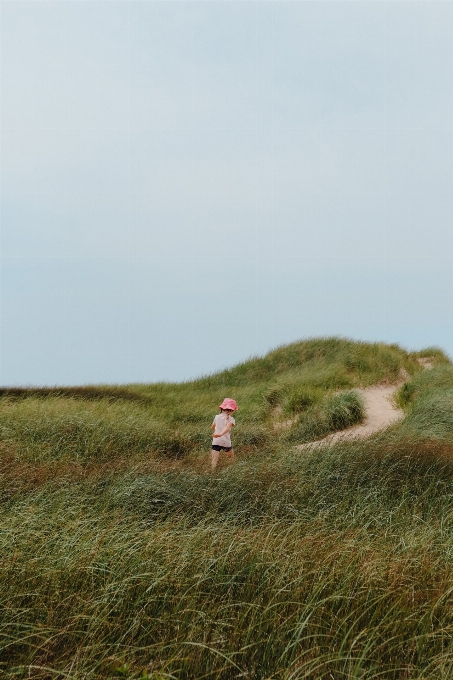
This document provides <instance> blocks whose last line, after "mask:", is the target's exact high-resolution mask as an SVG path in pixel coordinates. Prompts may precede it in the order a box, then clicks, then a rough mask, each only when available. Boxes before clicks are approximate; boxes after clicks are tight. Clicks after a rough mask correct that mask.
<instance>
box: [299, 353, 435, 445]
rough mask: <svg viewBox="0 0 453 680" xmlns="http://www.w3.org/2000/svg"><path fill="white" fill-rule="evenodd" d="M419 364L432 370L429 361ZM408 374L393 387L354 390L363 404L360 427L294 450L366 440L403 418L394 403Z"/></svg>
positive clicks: (351, 428) (423, 360)
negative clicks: (363, 410)
mask: <svg viewBox="0 0 453 680" xmlns="http://www.w3.org/2000/svg"><path fill="white" fill-rule="evenodd" d="M418 361H419V363H420V364H421V365H422V366H423V368H425V369H430V368H432V362H431V360H430V359H425V358H424V359H419V360H418ZM408 377H409V374H407V373H406V372H405V371H404V372H402V374H401V378H400V380H399V381H398V382H397V383H396V384H394V385H371V386H370V387H365V388H364V389H357V390H354V391H355V392H357V393H358V394H360V396H361V397H362V399H363V401H364V403H365V413H366V416H365V420H364V422H363V423H360V425H354V426H353V427H349V428H347V429H346V430H341V431H340V432H333V433H332V434H329V435H327V437H324V438H323V439H318V440H317V441H314V442H307V443H306V444H299V445H298V446H296V449H317V448H321V447H324V446H330V445H331V444H335V443H336V442H339V441H350V440H351V439H366V438H367V437H371V435H373V434H376V433H377V432H380V431H381V430H385V429H386V428H387V427H389V426H390V425H393V423H396V422H398V421H399V420H402V419H403V418H404V411H402V410H401V409H400V408H398V407H397V406H396V404H395V402H394V396H395V393H396V392H397V390H398V389H399V388H400V387H401V385H403V383H404V382H405V381H406V380H407V379H408Z"/></svg>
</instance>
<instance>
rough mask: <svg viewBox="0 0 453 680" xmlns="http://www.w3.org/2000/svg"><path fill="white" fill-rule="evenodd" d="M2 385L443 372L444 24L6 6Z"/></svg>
mask: <svg viewBox="0 0 453 680" xmlns="http://www.w3.org/2000/svg"><path fill="white" fill-rule="evenodd" d="M1 39H2V55H1V71H2V72H1V75H2V89H1V95H2V157H1V171H2V220H1V265H2V281H1V374H0V382H1V384H3V385H6V384H9V385H13V384H16V385H17V384H21V385H26V384H35V385H36V384H37V385H40V384H42V385H44V384H47V385H49V384H50V385H52V384H80V383H99V382H110V383H111V382H148V381H157V380H184V379H187V378H190V377H195V376H198V375H201V374H205V373H209V372H212V371H215V370H218V369H221V368H222V367H224V366H228V365H232V364H234V363H236V362H238V361H240V360H243V359H245V358H247V357H249V356H251V355H253V354H260V353H263V352H266V351H267V350H269V349H270V348H272V347H274V346H276V345H279V344H282V343H287V342H292V341H295V340H298V339H300V338H304V337H309V336H320V335H327V334H328V335H342V336H350V337H354V338H357V339H364V340H383V341H387V342H398V343H400V344H402V345H403V346H406V347H409V348H420V347H423V346H426V345H431V344H436V345H440V346H442V347H443V348H444V349H446V350H447V351H448V352H449V353H450V354H453V323H452V321H451V309H452V299H451V298H452V293H453V267H452V264H453V261H452V260H453V250H452V247H453V191H452V189H453V187H452V182H453V129H452V121H453V3H451V2H445V1H443V2H437V1H436V0H425V1H423V0H422V1H417V0H410V1H406V2H399V1H398V0H394V1H393V0H389V1H374V0H358V1H354V0H347V1H343V0H330V1H327V2H325V1H323V0H310V1H303V0H302V1H299V0H293V1H289V2H288V1H286V0H274V1H272V0H253V1H247V0H244V1H228V0H205V1H192V0H182V1H173V0H163V1H161V0H157V1H154V0H151V1H149V0H148V1H144V2H142V1H140V0H130V1H123V0H118V1H116V0H101V1H98V0H63V1H61V0H31V1H28V0H3V2H2V3H1Z"/></svg>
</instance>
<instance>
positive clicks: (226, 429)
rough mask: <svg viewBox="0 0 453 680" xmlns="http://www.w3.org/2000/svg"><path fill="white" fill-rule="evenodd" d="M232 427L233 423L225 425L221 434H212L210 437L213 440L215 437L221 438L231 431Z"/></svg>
mask: <svg viewBox="0 0 453 680" xmlns="http://www.w3.org/2000/svg"><path fill="white" fill-rule="evenodd" d="M232 427H234V424H233V423H227V424H226V427H225V429H224V430H223V432H221V433H220V434H213V435H212V436H213V437H215V438H217V437H223V435H224V434H226V433H227V432H229V431H230V430H231V428H232Z"/></svg>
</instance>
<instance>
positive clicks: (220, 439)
mask: <svg viewBox="0 0 453 680" xmlns="http://www.w3.org/2000/svg"><path fill="white" fill-rule="evenodd" d="M219 409H220V411H221V412H220V413H219V415H217V416H216V417H215V418H214V422H213V423H212V425H211V428H212V429H213V430H214V433H213V435H212V437H213V439H212V447H211V467H212V469H213V470H215V468H216V466H217V461H218V460H219V456H220V452H221V451H225V453H226V455H227V456H228V457H229V458H230V459H231V460H232V461H233V460H234V451H233V447H232V446H231V437H230V430H231V428H232V427H234V425H235V420H234V418H233V417H232V415H231V414H232V413H233V411H237V410H238V405H237V404H236V402H235V401H234V399H228V398H227V399H224V400H223V402H222V403H221V404H220V406H219Z"/></svg>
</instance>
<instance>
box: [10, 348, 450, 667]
mask: <svg viewBox="0 0 453 680" xmlns="http://www.w3.org/2000/svg"><path fill="white" fill-rule="evenodd" d="M420 356H423V353H420ZM427 356H435V357H436V361H435V362H436V364H438V366H439V367H438V368H435V369H434V370H433V371H430V372H426V373H421V369H420V367H419V365H418V363H417V361H416V358H417V357H416V356H415V355H409V354H407V353H405V352H404V351H403V350H400V349H399V348H397V347H395V346H392V347H387V346H385V345H366V344H365V343H353V342H351V341H346V340H338V339H335V338H333V339H326V340H316V341H309V342H307V343H299V344H297V345H294V346H290V347H288V348H280V349H279V350H276V352H274V353H271V354H270V355H268V357H264V358H262V359H254V360H252V361H251V362H249V363H246V364H243V365H242V366H240V367H236V368H233V369H230V370H229V371H226V372H224V373H222V374H219V375H217V376H208V377H206V378H202V379H200V380H199V381H195V382H193V383H186V384H182V385H163V384H161V385H157V386H152V385H150V386H146V385H142V386H126V387H124V388H121V390H120V389H119V388H109V392H108V394H107V396H106V397H105V398H102V395H100V394H99V393H100V392H102V389H103V388H96V390H95V394H94V396H93V393H91V392H90V393H89V395H88V397H87V398H86V399H85V398H84V396H83V395H82V396H81V395H80V394H77V395H71V394H68V393H66V392H65V393H61V392H59V393H52V394H40V393H39V391H38V392H36V391H35V392H34V393H33V394H20V395H19V396H17V395H12V394H4V396H3V398H2V407H1V412H0V427H1V428H2V429H1V437H2V441H1V444H0V446H1V449H0V453H1V456H2V463H3V466H2V473H1V479H0V493H1V501H2V506H1V525H0V528H1V531H0V542H1V546H0V556H1V557H0V559H1V561H2V564H1V567H2V568H1V571H0V590H1V599H0V603H1V604H0V606H1V615H0V633H1V637H0V675H3V677H5V678H6V677H7V678H36V679H38V678H39V679H44V678H49V679H50V678H73V679H74V680H75V679H77V680H79V679H80V680H81V679H82V678H83V679H85V678H86V679H91V678H92V679H95V678H96V679H97V678H114V677H122V678H130V679H132V678H136V679H138V678H142V680H144V679H145V678H154V679H156V680H157V679H158V678H160V679H162V678H178V679H181V680H183V679H192V678H197V679H198V678H220V679H225V680H226V679H230V678H253V679H264V678H266V679H269V680H270V679H271V678H279V679H282V680H283V679H284V680H290V679H296V678H297V679H301V678H313V679H316V680H317V679H326V680H331V679H332V678H333V679H334V680H337V679H338V678H360V679H365V678H366V679H370V680H371V678H392V679H393V678H394V679H398V680H399V679H403V678H426V679H431V678H435V679H436V678H439V679H441V678H442V679H444V678H445V679H447V678H451V677H452V675H453V645H452V634H453V500H452V498H453V496H452V491H453V456H452V453H453V430H452V428H451V400H450V392H451V390H453V375H452V374H451V372H450V367H449V364H448V361H447V359H446V358H445V357H444V356H443V355H441V354H440V353H438V354H434V351H433V353H431V354H428V355H427ZM285 357H286V358H285ZM285 362H286V363H285ZM442 364H444V365H445V368H443V367H442ZM401 368H405V369H406V370H407V371H409V373H410V374H411V375H412V376H413V378H411V379H409V380H408V386H407V387H406V388H405V390H406V392H407V393H408V394H409V393H410V395H411V396H410V398H408V399H405V408H406V409H407V412H408V414H407V418H406V420H405V421H404V422H403V423H402V424H398V425H396V426H394V427H393V428H391V429H390V430H388V431H387V432H386V433H384V434H381V435H379V436H376V437H374V438H373V439H372V440H369V441H368V442H362V443H360V442H355V443H349V444H347V443H342V444H339V445H337V446H335V447H331V448H330V449H326V450H317V451H312V452H308V451H304V452H300V451H297V450H295V449H294V448H292V446H293V444H292V443H291V441H288V431H287V430H281V429H275V428H274V427H273V422H274V420H275V419H278V418H280V417H287V416H288V411H290V413H291V415H292V416H294V417H295V421H294V424H293V425H292V428H290V431H291V430H292V431H293V433H294V432H297V428H300V427H301V422H306V420H305V421H304V418H305V419H307V417H308V415H309V414H310V413H311V414H313V413H315V412H317V413H318V415H319V418H320V419H321V420H322V418H325V419H326V422H331V421H329V418H334V419H335V418H336V419H337V420H336V421H335V423H334V425H335V426H336V427H338V426H344V425H345V424H346V425H347V424H348V422H349V421H348V422H346V421H345V418H346V420H347V417H349V416H347V417H346V416H345V414H347V413H352V414H353V416H351V417H354V418H360V417H361V413H360V408H359V407H360V404H358V406H357V402H356V401H355V397H354V396H350V397H347V398H346V401H345V395H338V390H339V389H342V390H344V391H346V392H348V391H349V393H351V394H352V395H354V394H355V393H354V392H353V390H354V387H359V386H362V385H366V384H370V383H371V382H375V381H378V380H387V381H388V380H396V379H397V376H398V374H399V371H400V369H401ZM244 376H245V378H246V379H244V380H243V377H244ZM335 376H337V377H336V378H335ZM234 380H236V381H237V386H235V385H234ZM338 383H342V387H341V388H339V386H338ZM68 389H69V388H68ZM93 389H94V388H93ZM115 389H118V392H119V395H118V398H114V397H112V391H115ZM272 390H274V391H273V392H272ZM125 392H127V393H129V392H131V393H133V394H134V395H137V394H139V395H142V396H143V395H144V397H143V401H140V400H139V399H138V398H137V399H135V398H131V399H129V398H128V397H126V396H125ZM303 394H309V395H312V396H313V395H315V396H314V397H313V400H312V401H311V403H307V404H304V399H303V398H300V395H303ZM291 395H292V396H291ZM294 395H296V396H294ZM297 395H299V396H297ZM85 396H86V395H85ZM188 396H190V398H191V403H192V404H193V407H192V409H191V410H187V409H184V400H185V399H186V398H187V397H188ZM223 396H234V397H235V398H237V399H238V401H239V404H240V408H241V410H240V411H239V413H238V417H237V424H238V425H237V432H235V433H234V436H235V444H236V451H237V462H236V463H235V464H234V465H232V466H227V465H224V466H223V467H221V468H220V469H219V470H218V472H217V473H216V474H215V475H212V474H210V472H209V465H208V463H209V461H208V459H207V452H208V450H209V441H210V439H209V426H210V423H211V418H212V415H213V414H214V413H215V407H216V405H217V403H220V401H218V399H221V398H223ZM145 397H146V399H145ZM290 399H293V405H292V406H288V401H289V400H290ZM297 399H299V401H297ZM146 400H147V401H146ZM145 401H146V403H145ZM332 404H333V405H332ZM423 404H426V408H425V407H424V406H423ZM191 413H193V416H194V417H193V419H191V418H190V417H189V416H190V414H191ZM354 413H355V415H354ZM182 416H186V420H185V421H184V418H182ZM294 436H295V435H294ZM295 440H297V437H296V438H295ZM175 442H177V443H176V444H175ZM241 442H242V443H241Z"/></svg>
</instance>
